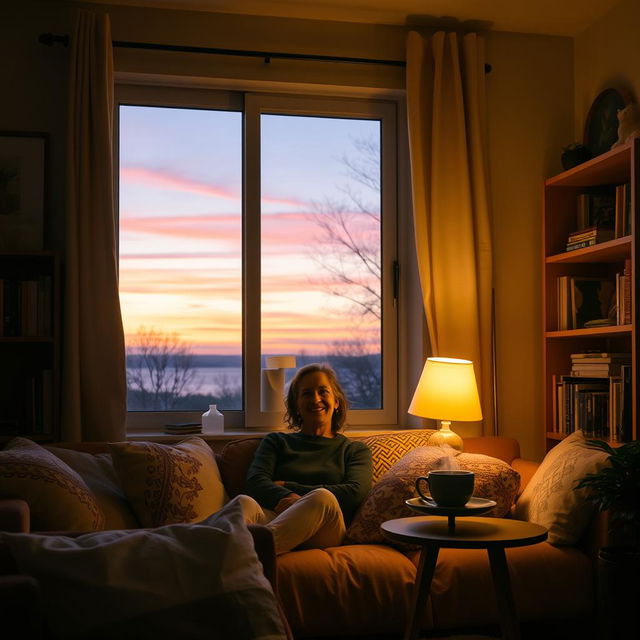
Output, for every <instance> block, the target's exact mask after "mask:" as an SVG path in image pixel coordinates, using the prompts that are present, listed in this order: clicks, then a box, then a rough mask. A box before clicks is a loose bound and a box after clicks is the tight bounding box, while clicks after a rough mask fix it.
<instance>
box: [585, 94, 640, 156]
mask: <svg viewBox="0 0 640 640" xmlns="http://www.w3.org/2000/svg"><path fill="white" fill-rule="evenodd" d="M630 103H631V98H630V96H629V93H628V92H627V91H625V90H618V89H613V88H611V89H605V90H604V91H602V92H601V93H600V94H599V95H598V96H597V97H596V99H595V100H594V101H593V104H592V105H591V108H590V109H589V114H588V115H587V120H586V123H585V127H584V146H585V147H586V148H587V149H588V150H589V153H591V155H592V156H593V157H595V156H599V155H600V154H601V153H604V152H605V151H609V150H610V149H611V147H612V146H613V144H614V143H615V142H616V140H617V139H618V111H621V110H622V109H624V108H625V107H626V106H627V105H628V104H630Z"/></svg>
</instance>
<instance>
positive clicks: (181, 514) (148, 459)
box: [109, 438, 227, 527]
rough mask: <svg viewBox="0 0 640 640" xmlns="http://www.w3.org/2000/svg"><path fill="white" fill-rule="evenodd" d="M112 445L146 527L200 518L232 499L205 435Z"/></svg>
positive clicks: (126, 488) (116, 463)
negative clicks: (174, 441) (172, 441)
mask: <svg viewBox="0 0 640 640" xmlns="http://www.w3.org/2000/svg"><path fill="white" fill-rule="evenodd" d="M109 449H110V450H111V455H112V457H113V464H114V466H115V468H116V473H117V474H118V477H119V479H120V484H121V485H122V488H123V490H124V493H125V495H126V496H127V499H128V500H129V502H130V503H131V506H132V507H133V511H134V512H135V514H136V516H137V517H138V520H139V521H140V524H141V525H142V526H143V527H161V526H163V525H166V524H174V523H178V522H198V521H200V520H203V519H204V518H206V517H208V516H210V515H211V514H212V513H214V512H215V511H218V509H220V508H221V507H222V506H223V505H224V504H225V502H226V501H227V495H226V493H225V490H224V486H223V484H222V480H221V478H220V471H219V470H218V465H217V464H216V459H215V456H214V454H213V451H211V448H210V447H209V445H208V444H207V443H206V442H205V441H204V440H202V438H190V439H189V440H184V441H182V442H180V443H178V444H176V445H167V444H158V443H155V442H116V443H111V444H109Z"/></svg>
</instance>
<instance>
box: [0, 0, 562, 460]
mask: <svg viewBox="0 0 640 640" xmlns="http://www.w3.org/2000/svg"><path fill="white" fill-rule="evenodd" d="M3 6H4V5H3ZM54 6H55V8H52V3H51V2H35V1H33V2H30V1H27V2H22V3H19V4H17V5H16V7H15V8H12V9H6V7H5V8H3V9H2V10H1V11H2V12H3V13H4V14H6V15H2V14H0V18H6V20H2V21H1V22H0V23H1V24H3V31H11V33H10V34H9V33H8V34H4V35H3V38H2V39H0V55H2V57H3V59H5V60H6V59H10V60H12V61H13V64H14V65H15V66H14V67H13V68H12V70H11V74H10V79H11V83H12V84H11V90H10V91H7V92H5V93H4V96H5V100H4V101H2V102H0V121H1V122H3V126H2V128H5V129H32V130H33V129H41V130H47V131H50V132H51V136H52V142H53V145H52V146H53V147H54V163H55V167H54V168H52V169H51V172H52V174H54V178H55V179H54V180H53V183H52V189H51V200H52V202H53V206H54V209H56V212H55V216H54V217H53V219H54V220H55V229H56V230H59V229H61V228H62V221H63V211H64V193H65V190H64V169H63V167H64V135H65V130H66V125H65V115H64V114H65V109H66V64H67V57H68V52H67V50H65V49H63V48H62V47H60V46H57V47H53V48H52V49H48V48H46V47H43V46H41V45H39V44H37V42H36V40H37V36H38V34H39V33H41V32H44V31H53V32H55V33H70V32H71V29H72V15H73V14H72V10H71V8H70V7H69V6H68V5H67V3H62V2H61V3H55V4H54ZM93 8H95V7H93ZM109 13H110V15H111V19H112V31H113V37H114V39H116V40H146V41H149V42H162V43H174V44H191V45H198V46H215V47H224V48H238V49H253V50H256V49H257V50H279V51H286V50H292V51H298V52H307V53H324V54H333V55H342V56H354V57H358V56H362V57H376V58H392V59H402V58H403V57H404V39H405V30H404V29H403V28H401V27H390V26H375V25H358V24H339V23H331V22H310V21H304V20H288V19H276V18H273V19H265V18H253V17H247V16H244V17H240V16H232V15H218V16H216V15H206V14H199V13H189V12H174V11H153V12H149V11H147V10H144V9H137V8H127V7H121V6H120V7H115V6H114V7H110V8H109ZM116 57H117V67H118V68H119V69H121V70H123V71H126V72H129V73H141V72H146V73H152V72H154V71H155V72H157V71H158V70H159V69H161V70H162V71H163V72H164V73H170V74H175V75H184V73H185V72H186V73H188V74H189V75H190V76H192V77H195V78H207V77H211V76H218V77H223V78H228V79H229V82H231V83H233V81H234V80H237V79H240V78H250V79H251V80H253V81H268V82H274V81H275V82H298V83H300V82H305V83H311V84H315V85H317V86H318V87H321V86H322V85H325V84H329V83H332V84H336V83H337V84H342V85H345V86H350V85H355V86H359V87H362V88H363V89H362V90H363V91H366V92H368V93H369V94H372V95H379V96H381V97H385V96H388V95H389V90H392V91H394V90H395V91H397V90H398V89H401V87H402V85H403V72H402V71H398V70H394V69H388V68H376V67H370V66H362V65H335V64H333V65H328V64H315V63H314V64H313V65H303V64H301V63H299V62H276V61H273V62H272V63H271V64H270V65H265V64H264V62H263V61H262V60H238V59H236V58H228V57H226V58H216V57H212V56H206V57H205V56H199V57H198V56H195V57H194V56H190V57H188V58H187V57H186V56H184V55H182V56H173V55H172V56H170V55H168V54H155V53H154V54H151V53H138V54H133V53H132V52H131V51H124V50H117V52H116ZM487 58H488V61H489V62H490V63H491V64H492V65H493V71H492V73H491V74H490V76H489V77H488V84H487V89H488V92H487V94H488V120H489V149H488V154H489V160H490V164H491V174H492V180H491V187H492V192H493V201H494V236H495V267H496V313H497V319H496V327H497V363H498V396H499V397H498V407H499V426H500V432H501V433H502V434H504V435H510V436H513V437H516V438H518V439H519V440H520V442H521V444H522V451H523V455H525V456H527V457H540V456H541V455H542V435H541V434H542V427H541V380H540V378H541V372H540V370H541V366H540V354H541V346H540V338H539V331H540V279H539V273H540V239H539V232H540V208H541V182H542V180H543V178H544V177H546V176H547V175H550V174H552V173H555V172H557V171H558V170H559V168H560V165H559V156H560V151H561V147H562V146H563V145H564V144H567V143H568V142H569V141H570V139H571V138H572V131H573V67H572V64H573V61H572V41H571V40H570V39H567V38H558V37H538V36H531V35H521V34H509V33H492V34H489V35H488V36H487ZM203 82H204V80H203ZM58 233H59V232H58ZM54 244H55V245H56V246H58V247H61V246H62V245H61V243H60V239H58V241H56V242H55V243H54ZM414 324H415V323H414Z"/></svg>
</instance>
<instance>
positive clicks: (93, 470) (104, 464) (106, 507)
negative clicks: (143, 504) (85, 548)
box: [45, 446, 140, 529]
mask: <svg viewBox="0 0 640 640" xmlns="http://www.w3.org/2000/svg"><path fill="white" fill-rule="evenodd" d="M45 448H46V449H47V451H51V453H53V454H54V455H55V456H56V458H60V460H62V461H63V462H66V463H67V464H68V465H69V466H70V467H71V468H72V469H73V470H74V471H75V472H76V473H77V474H78V475H79V476H80V477H81V478H82V479H83V480H84V481H85V482H86V484H87V486H88V487H89V489H91V491H92V492H93V495H94V496H95V498H96V501H97V503H98V505H99V506H100V508H101V509H102V512H103V513H104V517H105V522H104V528H105V529H137V528H138V527H139V526H140V523H139V522H138V520H137V518H136V516H135V515H134V513H133V511H132V509H131V506H130V505H129V503H128V502H127V499H126V497H125V495H124V492H123V490H122V487H121V486H120V480H119V479H118V475H117V474H116V470H115V469H114V467H113V460H112V459H111V454H109V453H98V454H95V455H94V454H92V453H87V452H86V451H76V450H75V449H64V448H62V447H51V446H47V447H45Z"/></svg>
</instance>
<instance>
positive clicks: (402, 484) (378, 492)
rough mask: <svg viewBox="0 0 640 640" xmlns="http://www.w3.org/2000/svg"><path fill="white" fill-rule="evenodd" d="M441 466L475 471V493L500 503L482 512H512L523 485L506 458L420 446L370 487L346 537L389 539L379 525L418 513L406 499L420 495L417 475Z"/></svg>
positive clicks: (374, 540)
mask: <svg viewBox="0 0 640 640" xmlns="http://www.w3.org/2000/svg"><path fill="white" fill-rule="evenodd" d="M442 468H460V469H467V470H469V471H473V472H474V474H475V478H474V480H475V483H474V489H473V495H474V496H475V497H477V498H486V499H488V500H495V501H496V503H497V504H496V506H495V507H494V508H493V509H492V510H491V511H489V512H487V513H486V514H483V515H489V516H494V517H502V516H504V515H506V514H507V513H508V512H509V509H510V508H511V505H512V504H513V501H514V500H515V497H516V495H517V492H518V488H519V486H520V475H519V474H518V472H517V471H515V470H514V469H513V468H511V466H510V465H508V464H507V463H506V462H504V461H503V460H498V459H497V458H492V457H491V456H486V455H483V454H480V453H460V452H458V451H455V450H453V449H451V447H434V446H427V447H418V448H417V449H414V450H413V451H410V452H409V453H407V454H406V455H405V456H403V457H402V458H401V459H400V460H399V461H398V462H396V464H394V465H393V466H392V467H391V469H389V471H388V472H387V473H386V474H385V475H384V476H383V477H382V478H381V479H380V481H379V482H378V483H377V484H376V485H375V486H374V487H373V488H372V489H371V491H370V492H369V495H368V496H367V497H366V498H365V499H364V501H363V503H362V505H361V506H360V509H359V510H358V512H357V513H356V515H355V517H354V518H353V520H352V522H351V524H350V525H349V528H348V529H347V534H346V537H347V540H348V541H349V542H352V543H362V544H375V543H380V542H387V543H388V540H387V539H386V538H385V537H384V536H383V534H382V532H381V530H380V525H381V524H382V523H383V522H385V521H386V520H392V519H394V518H404V517H407V516H414V515H417V514H416V513H414V512H413V511H412V510H411V509H409V507H407V505H406V504H405V503H404V501H405V500H407V499H408V498H414V497H415V496H416V495H417V494H416V490H415V481H416V478H417V477H418V476H425V475H427V473H428V472H429V471H431V470H432V469H442Z"/></svg>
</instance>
